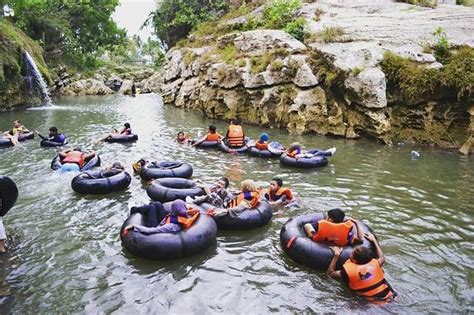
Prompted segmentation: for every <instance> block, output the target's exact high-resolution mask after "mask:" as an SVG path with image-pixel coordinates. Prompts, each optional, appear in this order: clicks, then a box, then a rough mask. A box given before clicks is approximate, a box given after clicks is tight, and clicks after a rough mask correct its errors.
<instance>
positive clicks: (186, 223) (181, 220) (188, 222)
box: [165, 212, 199, 229]
mask: <svg viewBox="0 0 474 315" xmlns="http://www.w3.org/2000/svg"><path fill="white" fill-rule="evenodd" d="M198 216H199V212H196V213H195V214H194V215H193V216H190V217H189V218H185V217H182V216H171V215H168V216H167V217H166V219H165V224H168V223H178V224H179V225H181V227H182V228H183V229H187V228H190V227H191V226H192V225H193V223H194V221H196V219H197V218H198ZM175 218H177V221H178V222H176V221H175Z"/></svg>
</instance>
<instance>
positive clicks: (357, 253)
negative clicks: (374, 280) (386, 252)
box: [352, 245, 374, 265]
mask: <svg viewBox="0 0 474 315" xmlns="http://www.w3.org/2000/svg"><path fill="white" fill-rule="evenodd" d="M352 258H354V260H355V261H356V263H358V264H360V265H364V264H366V263H368V262H369V261H371V260H372V259H373V258H374V253H373V252H372V251H371V250H370V249H368V248H367V247H364V246H361V245H359V246H356V247H355V248H354V251H353V252H352Z"/></svg>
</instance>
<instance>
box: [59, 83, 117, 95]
mask: <svg viewBox="0 0 474 315" xmlns="http://www.w3.org/2000/svg"><path fill="white" fill-rule="evenodd" d="M60 93H61V95H68V96H74V95H106V94H112V93H113V91H112V90H111V89H110V88H109V87H107V86H106V85H105V84H104V82H102V81H98V80H95V79H85V80H79V81H75V82H72V83H71V84H69V85H68V86H66V87H64V88H62V89H61V90H60Z"/></svg>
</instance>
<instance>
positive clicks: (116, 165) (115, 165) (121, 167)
mask: <svg viewBox="0 0 474 315" xmlns="http://www.w3.org/2000/svg"><path fill="white" fill-rule="evenodd" d="M111 168H113V169H116V170H121V171H123V170H125V166H124V165H123V164H122V163H120V162H114V163H113V164H112V167H111Z"/></svg>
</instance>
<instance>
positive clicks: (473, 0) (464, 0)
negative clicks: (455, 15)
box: [456, 0, 474, 7]
mask: <svg viewBox="0 0 474 315" xmlns="http://www.w3.org/2000/svg"><path fill="white" fill-rule="evenodd" d="M456 4H459V5H464V6H466V7H474V0H456Z"/></svg>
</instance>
